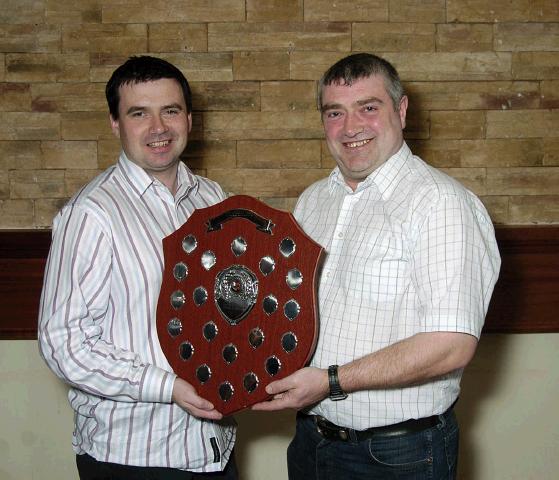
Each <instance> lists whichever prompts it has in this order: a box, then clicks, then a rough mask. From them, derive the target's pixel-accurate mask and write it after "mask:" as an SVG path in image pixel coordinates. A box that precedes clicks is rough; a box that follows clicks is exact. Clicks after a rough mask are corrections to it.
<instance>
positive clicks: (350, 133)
mask: <svg viewBox="0 0 559 480" xmlns="http://www.w3.org/2000/svg"><path fill="white" fill-rule="evenodd" d="M361 132H363V122H362V121H361V119H360V118H359V116H358V115H354V114H347V115H346V117H345V122H344V134H345V135H346V136H347V137H355V136H356V135H358V134H359V133H361Z"/></svg>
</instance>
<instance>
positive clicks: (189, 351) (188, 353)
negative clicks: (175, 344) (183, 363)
mask: <svg viewBox="0 0 559 480" xmlns="http://www.w3.org/2000/svg"><path fill="white" fill-rule="evenodd" d="M193 354H194V347H193V346H192V343H190V342H182V343H181V344H180V347H179V355H180V357H181V358H182V359H183V360H190V357H192V355H193Z"/></svg>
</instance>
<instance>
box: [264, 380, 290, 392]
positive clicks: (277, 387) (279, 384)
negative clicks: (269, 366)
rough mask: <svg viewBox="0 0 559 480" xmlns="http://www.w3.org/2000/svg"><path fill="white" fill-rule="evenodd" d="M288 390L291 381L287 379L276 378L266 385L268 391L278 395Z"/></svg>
mask: <svg viewBox="0 0 559 480" xmlns="http://www.w3.org/2000/svg"><path fill="white" fill-rule="evenodd" d="M286 390H289V382H288V381H287V380H286V379H282V380H276V381H275V382H271V383H269V384H268V385H267V386H266V393H268V394H269V395H276V394H278V393H282V392H285V391H286Z"/></svg>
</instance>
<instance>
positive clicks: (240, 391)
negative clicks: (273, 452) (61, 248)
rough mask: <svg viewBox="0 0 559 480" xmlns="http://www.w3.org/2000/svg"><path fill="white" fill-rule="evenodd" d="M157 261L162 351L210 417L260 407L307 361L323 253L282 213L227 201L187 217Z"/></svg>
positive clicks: (241, 199)
mask: <svg viewBox="0 0 559 480" xmlns="http://www.w3.org/2000/svg"><path fill="white" fill-rule="evenodd" d="M163 252H164V255H165V271H164V274H163V283H162V285H161V292H160V295H159V303H158V306H157V333H158V335H159V342H160V344H161V348H162V349H163V352H164V354H165V356H166V357H167V360H168V361H169V364H170V365H171V367H172V368H173V370H174V371H175V373H176V374H177V375H178V376H179V377H181V378H184V379H185V380H186V381H188V382H189V383H191V384H192V385H193V386H194V387H195V388H196V390H197V392H198V393H199V395H200V396H202V397H204V398H206V399H208V400H210V401H211V402H212V403H213V404H214V406H215V408H216V409H217V410H218V411H220V412H221V413H223V414H224V415H229V414H232V413H234V412H237V411H239V410H242V409H244V408H246V407H249V406H251V405H253V404H255V403H257V402H260V401H263V400H266V399H267V398H268V394H267V393H266V391H265V390H264V388H265V387H266V385H267V384H268V383H270V382H271V381H273V380H277V379H279V378H283V377H285V376H287V375H289V374H291V373H293V372H294V371H296V370H298V369H299V368H301V367H303V366H304V365H305V364H306V363H307V362H308V360H309V359H310V357H311V355H312V353H313V352H314V348H315V346H316V340H317V335H318V318H317V307H316V276H317V270H318V265H319V260H320V257H321V254H322V247H321V246H320V245H318V244H317V243H316V242H314V241H313V240H312V239H311V238H310V237H308V236H307V235H306V234H305V233H304V232H303V230H302V229H301V228H300V227H299V226H298V225H297V223H296V221H295V219H294V218H293V216H292V215H291V214H290V213H287V212H283V211H281V210H277V209H274V208H271V207H269V206H267V205H266V204H264V203H262V202H260V201H258V200H256V199H254V198H252V197H248V196H244V195H238V196H233V197H230V198H228V199H226V200H224V201H223V202H221V203H219V204H217V205H213V206H211V207H208V208H203V209H198V210H195V211H194V213H193V214H192V215H191V216H190V218H189V219H188V221H187V222H186V223H185V224H184V225H183V226H182V227H181V228H179V229H178V230H177V231H176V232H174V233H173V234H171V235H169V236H168V237H166V238H164V239H163Z"/></svg>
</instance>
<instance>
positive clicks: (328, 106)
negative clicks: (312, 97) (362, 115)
mask: <svg viewBox="0 0 559 480" xmlns="http://www.w3.org/2000/svg"><path fill="white" fill-rule="evenodd" d="M368 103H380V104H383V103H384V102H383V101H382V100H381V99H380V98H378V97H367V98H364V99H362V100H357V101H356V102H355V104H356V105H359V106H362V105H367V104H368ZM340 108H343V106H342V104H341V103H326V104H324V105H322V107H320V111H321V112H325V111H327V110H337V109H340Z"/></svg>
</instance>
